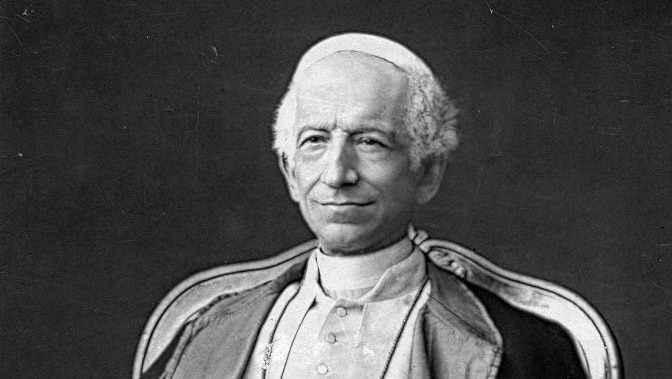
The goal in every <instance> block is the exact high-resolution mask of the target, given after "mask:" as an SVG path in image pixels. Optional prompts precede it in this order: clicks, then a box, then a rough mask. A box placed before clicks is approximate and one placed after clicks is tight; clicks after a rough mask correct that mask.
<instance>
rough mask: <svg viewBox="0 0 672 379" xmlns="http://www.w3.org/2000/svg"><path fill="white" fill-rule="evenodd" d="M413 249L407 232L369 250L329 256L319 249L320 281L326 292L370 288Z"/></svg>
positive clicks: (317, 252)
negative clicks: (387, 244)
mask: <svg viewBox="0 0 672 379" xmlns="http://www.w3.org/2000/svg"><path fill="white" fill-rule="evenodd" d="M412 251H413V245H412V244H411V241H410V239H409V238H408V236H406V237H404V238H402V239H401V240H399V241H398V242H396V243H394V244H392V245H390V246H388V247H386V248H384V249H382V250H378V251H376V252H373V253H368V254H361V255H359V254H357V255H348V256H329V255H326V254H324V253H323V252H322V251H321V250H320V249H317V251H316V254H315V256H316V263H317V267H318V270H319V277H320V284H321V286H322V289H323V290H324V291H325V292H327V293H333V292H341V291H352V290H363V289H370V288H372V287H373V286H375V285H376V283H377V282H378V281H379V279H380V278H381V276H382V275H383V273H385V271H386V270H387V269H388V268H390V267H392V266H394V265H395V264H397V263H399V262H401V261H403V260H404V259H406V258H407V257H408V256H409V255H410V254H411V252H412Z"/></svg>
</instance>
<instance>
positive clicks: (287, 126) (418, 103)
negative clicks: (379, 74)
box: [273, 33, 458, 168]
mask: <svg viewBox="0 0 672 379" xmlns="http://www.w3.org/2000/svg"><path fill="white" fill-rule="evenodd" d="M348 50H349V51H356V52H360V53H364V54H368V55H372V56H375V57H379V58H382V59H384V60H387V61H389V62H391V63H392V64H394V65H395V66H397V67H399V68H400V69H402V70H403V71H404V72H405V73H406V75H407V78H408V100H407V103H406V106H405V108H404V117H403V120H404V124H405V125H406V129H407V132H408V136H409V138H410V140H411V149H410V154H411V162H412V166H413V167H414V168H418V167H419V166H420V165H421V164H422V163H425V162H427V161H428V160H432V159H434V158H439V157H442V158H447V157H448V156H449V154H450V153H451V152H452V151H454V150H455V148H457V144H458V137H457V132H456V130H455V125H456V124H457V119H456V116H457V112H458V110H457V108H456V107H455V105H454V104H453V102H452V101H451V100H450V98H448V96H446V94H445V93H444V91H443V89H442V88H441V84H440V83H439V81H438V80H437V78H436V77H435V76H434V74H433V73H432V71H431V70H430V69H429V67H428V66H427V65H426V64H425V63H424V62H423V61H422V60H421V59H420V58H419V57H418V56H417V55H415V54H414V53H412V52H411V51H410V50H408V49H407V48H406V47H404V46H402V45H401V44H399V43H397V42H394V41H391V40H389V39H387V38H383V37H378V36H374V35H370V34H359V33H348V34H341V35H337V36H334V37H330V38H327V39H325V40H323V41H321V42H319V43H317V44H316V45H314V46H313V47H311V48H310V49H308V50H307V51H306V52H305V53H304V55H303V56H302V57H301V60H299V63H298V65H297V68H296V70H295V71H294V76H293V77H292V81H291V83H290V85H289V88H288V90H287V92H286V93H285V95H284V97H283V98H282V100H281V101H280V106H279V107H278V111H277V114H276V119H275V123H274V125H273V130H274V134H275V141H274V144H273V147H274V149H275V150H276V152H277V154H278V156H279V157H280V158H281V159H287V160H288V161H289V162H292V160H293V157H294V153H295V151H296V134H295V128H294V121H295V120H294V119H295V117H296V86H297V84H298V83H299V82H300V81H301V79H302V78H303V76H304V73H305V71H306V70H307V69H308V68H309V67H310V66H311V65H312V64H313V63H315V62H317V61H319V60H320V59H322V58H324V57H327V56H329V55H331V54H334V53H337V52H340V51H348Z"/></svg>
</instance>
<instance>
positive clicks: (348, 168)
mask: <svg viewBox="0 0 672 379" xmlns="http://www.w3.org/2000/svg"><path fill="white" fill-rule="evenodd" d="M324 159H325V160H326V162H325V166H324V170H323V171H322V176H321V177H320V179H321V180H322V182H323V183H324V184H326V185H328V186H330V187H333V188H339V187H341V186H345V185H352V184H356V183H357V181H358V180H359V174H358V173H357V170H356V167H355V163H356V159H357V158H356V157H355V156H354V152H353V151H352V149H351V147H350V146H348V143H347V141H346V140H338V139H334V141H333V142H332V143H331V144H330V146H329V150H328V151H327V154H325V156H324Z"/></svg>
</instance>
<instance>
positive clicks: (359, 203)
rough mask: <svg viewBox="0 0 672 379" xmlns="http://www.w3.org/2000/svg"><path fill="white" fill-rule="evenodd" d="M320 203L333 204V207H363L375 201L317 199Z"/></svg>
mask: <svg viewBox="0 0 672 379" xmlns="http://www.w3.org/2000/svg"><path fill="white" fill-rule="evenodd" d="M317 203H319V204H320V205H324V206H333V207H347V206H359V207H363V206H366V205H369V204H373V201H351V200H349V201H317Z"/></svg>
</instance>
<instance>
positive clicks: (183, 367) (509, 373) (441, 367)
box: [142, 259, 585, 379]
mask: <svg viewBox="0 0 672 379" xmlns="http://www.w3.org/2000/svg"><path fill="white" fill-rule="evenodd" d="M304 269H305V263H301V264H297V265H295V266H293V267H291V268H290V269H289V270H287V271H286V272H285V273H284V274H282V275H280V276H279V277H277V278H275V279H273V280H271V281H268V282H266V283H264V284H261V285H259V286H257V287H254V288H252V289H249V290H246V291H242V292H238V293H232V294H227V295H225V296H222V297H220V298H216V299H214V300H213V301H212V302H211V303H210V304H209V305H208V306H206V307H204V308H202V309H201V310H200V311H199V312H198V313H197V314H196V315H195V316H194V317H192V318H190V320H189V321H188V322H187V323H185V325H184V326H183V327H182V328H181V330H180V332H179V333H178V335H177V336H176V337H175V339H174V340H173V341H172V342H171V344H170V345H169V346H168V348H167V349H166V350H165V351H164V352H163V353H162V354H161V356H160V357H159V359H158V360H157V361H156V362H155V363H154V365H152V367H150V368H149V370H147V371H146V372H145V374H144V375H143V376H142V378H143V379H150V378H162V379H169V378H171V379H186V378H200V379H211V378H212V379H214V378H240V377H242V376H243V375H244V373H245V370H246V367H247V364H248V361H249V360H250V354H251V353H252V351H253V348H254V346H255V343H256V339H257V336H258V334H259V330H260V329H261V327H262V325H263V324H264V321H265V320H266V316H267V315H268V313H269V312H270V309H271V308H272V306H273V304H274V302H275V300H276V299H277V297H278V296H279V294H280V293H281V292H282V290H283V289H284V288H285V287H286V286H287V285H288V284H290V283H292V282H295V281H298V280H300V279H301V278H302V274H303V272H304ZM427 270H428V276H429V281H430V284H431V292H430V297H429V299H428V300H427V302H426V304H425V306H424V308H423V309H422V311H421V315H420V317H418V319H417V323H416V326H415V334H416V335H415V336H414V338H413V347H412V353H411V367H410V369H409V377H410V378H535V379H537V378H585V374H584V373H583V370H582V368H581V364H580V362H579V359H578V357H577V355H576V352H575V350H574V347H573V345H572V342H571V340H570V339H569V337H568V336H567V335H566V334H565V332H564V331H563V330H562V329H561V328H560V327H559V326H557V325H555V324H552V323H549V322H546V321H543V320H541V319H539V318H536V317H534V316H532V315H529V314H527V313H524V312H521V311H518V310H516V309H514V308H511V307H510V306H508V305H506V304H504V303H503V302H502V301H501V300H499V299H498V298H497V297H495V296H494V295H492V294H490V293H489V292H487V291H485V290H482V289H479V288H477V287H472V286H468V285H466V284H465V283H464V282H462V281H461V280H460V279H459V278H457V277H455V276H454V275H452V274H451V273H449V272H446V271H443V270H441V269H440V268H438V267H436V266H435V265H434V264H433V263H432V262H431V260H429V259H427ZM495 325H496V327H495Z"/></svg>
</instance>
